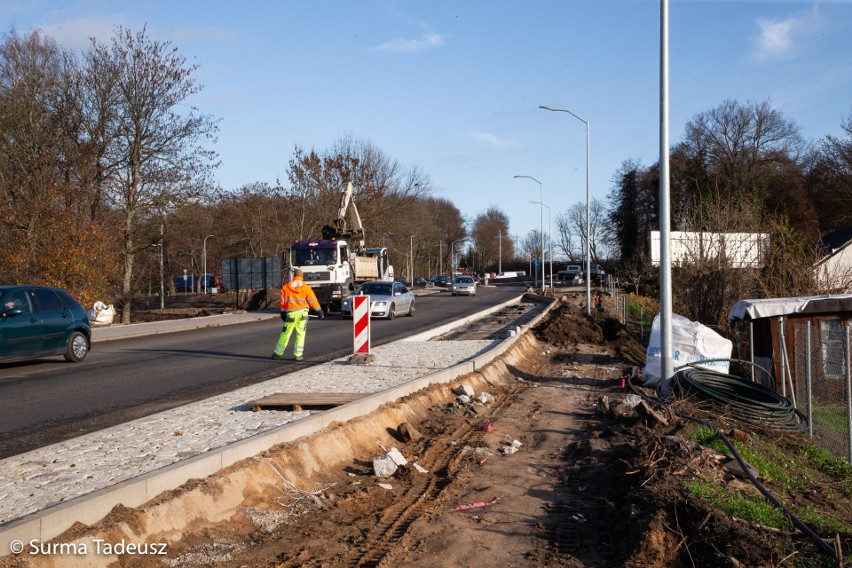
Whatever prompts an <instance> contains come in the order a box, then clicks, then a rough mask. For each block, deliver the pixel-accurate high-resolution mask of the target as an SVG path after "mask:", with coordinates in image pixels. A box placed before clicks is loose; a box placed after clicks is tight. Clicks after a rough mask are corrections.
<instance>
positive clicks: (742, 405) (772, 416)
mask: <svg viewBox="0 0 852 568" xmlns="http://www.w3.org/2000/svg"><path fill="white" fill-rule="evenodd" d="M713 361H717V360H713ZM707 362H708V361H702V362H700V363H690V364H688V365H685V366H684V367H681V368H680V369H678V371H677V372H676V373H675V375H674V378H673V380H674V386H675V388H676V389H678V390H679V391H680V392H682V393H684V394H694V395H696V396H698V397H700V398H703V399H705V400H709V401H711V402H713V403H715V404H717V405H719V406H722V407H724V408H725V410H726V411H728V412H729V413H730V414H731V416H732V417H733V418H735V419H737V420H739V421H741V422H745V423H746V424H754V425H759V426H765V427H767V428H771V429H773V430H783V431H787V432H804V431H806V430H807V429H808V419H807V418H806V417H805V415H804V414H802V413H801V412H799V411H798V410H797V409H796V408H795V407H794V406H793V405H792V403H791V402H790V400H789V399H787V398H785V397H783V396H781V395H779V394H778V393H777V392H775V391H773V390H770V389H768V388H766V387H764V386H763V385H761V384H759V383H753V382H751V381H749V380H747V379H743V378H741V377H738V376H736V375H729V374H726V373H719V372H717V371H710V370H707V369H702V368H700V367H697V366H696V365H700V364H703V363H707ZM743 362H745V363H747V361H743Z"/></svg>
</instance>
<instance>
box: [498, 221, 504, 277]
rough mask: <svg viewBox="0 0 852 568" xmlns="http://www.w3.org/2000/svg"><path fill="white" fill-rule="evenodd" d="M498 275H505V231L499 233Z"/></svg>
mask: <svg viewBox="0 0 852 568" xmlns="http://www.w3.org/2000/svg"><path fill="white" fill-rule="evenodd" d="M497 243H498V245H497V274H503V231H502V230H500V231H497Z"/></svg>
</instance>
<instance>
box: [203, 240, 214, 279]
mask: <svg viewBox="0 0 852 568" xmlns="http://www.w3.org/2000/svg"><path fill="white" fill-rule="evenodd" d="M212 236H213V235H207V236H206V237H204V241H203V242H202V244H201V248H202V249H204V253H203V254H204V271H203V272H202V273H201V279H202V280H204V293H205V294H207V239H209V238H210V237H212Z"/></svg>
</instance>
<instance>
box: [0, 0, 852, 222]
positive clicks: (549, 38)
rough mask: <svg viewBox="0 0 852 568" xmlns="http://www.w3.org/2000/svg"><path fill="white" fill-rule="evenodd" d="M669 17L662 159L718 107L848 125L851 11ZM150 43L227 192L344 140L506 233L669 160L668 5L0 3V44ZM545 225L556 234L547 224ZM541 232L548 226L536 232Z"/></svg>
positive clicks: (716, 5) (754, 6) (815, 7)
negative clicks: (213, 123)
mask: <svg viewBox="0 0 852 568" xmlns="http://www.w3.org/2000/svg"><path fill="white" fill-rule="evenodd" d="M669 13H670V83H671V86H670V116H671V129H670V139H671V142H672V143H673V144H674V143H677V142H678V141H679V140H680V139H681V136H682V134H683V127H684V124H685V123H686V122H687V121H688V120H689V119H691V118H693V117H694V116H695V115H696V114H698V113H701V112H705V111H708V110H711V109H713V108H715V107H717V106H719V105H720V104H721V103H722V102H723V101H725V100H727V99H732V100H737V101H739V102H742V103H744V102H747V101H763V100H769V101H770V102H771V103H772V104H773V105H774V106H775V107H776V108H777V109H779V110H780V111H781V112H783V113H784V116H785V117H786V118H788V119H790V120H793V121H794V122H796V123H797V124H798V125H799V126H800V127H801V130H802V134H803V135H804V136H805V137H806V138H808V139H812V140H815V141H816V140H819V139H821V138H823V137H824V136H826V135H828V134H832V135H841V133H842V131H841V128H840V124H841V122H842V121H843V119H844V118H845V117H848V116H850V114H852V2H848V1H843V2H840V1H835V2H794V1H779V2H769V1H759V2H743V1H717V0H714V1H687V0H683V1H678V0H672V1H671V2H670V6H669ZM116 25H122V26H124V27H127V28H130V29H132V30H138V29H141V27H142V26H143V25H147V27H148V32H149V36H150V37H151V38H153V39H156V40H159V41H169V42H171V43H172V44H173V45H174V46H175V47H177V48H178V50H179V52H180V54H181V55H182V56H184V57H185V58H186V59H187V61H188V62H190V63H195V64H198V65H199V67H200V68H199V70H198V74H197V78H198V80H199V82H200V83H201V84H202V85H203V87H204V89H203V91H202V92H201V94H199V95H198V96H196V97H195V98H194V99H193V100H192V103H193V104H194V105H196V106H197V107H198V108H199V109H200V110H201V112H203V113H206V114H210V115H213V116H215V117H218V118H220V119H221V124H220V126H221V130H220V133H219V142H218V144H217V151H218V152H219V154H220V158H221V161H222V165H221V167H220V169H219V171H218V175H217V181H218V182H219V184H220V185H221V186H223V187H225V188H237V187H240V186H242V185H245V184H248V183H252V182H257V181H260V182H268V183H270V184H271V183H274V182H275V180H276V179H279V178H280V179H281V180H282V182H286V168H287V163H288V160H289V159H290V157H291V156H292V153H293V148H294V147H295V146H296V145H299V146H301V147H302V148H305V149H310V148H316V149H318V150H323V149H326V148H328V147H330V146H331V145H332V144H333V143H334V142H335V141H336V140H337V139H339V138H340V137H342V136H346V135H349V136H353V137H355V138H358V139H364V140H368V141H370V142H372V143H373V144H374V145H376V146H377V147H379V148H380V149H382V150H383V151H384V152H385V153H386V154H387V155H389V156H390V157H392V158H394V159H397V160H399V161H400V162H402V163H403V164H405V165H408V166H418V167H420V168H422V170H423V171H424V172H425V173H427V174H428V175H429V176H430V178H431V180H432V183H433V186H434V191H435V195H437V196H440V197H445V198H447V199H450V200H451V201H453V202H454V203H455V204H456V205H457V206H458V207H459V209H460V210H461V211H462V213H463V214H464V215H466V216H468V217H470V218H473V217H474V216H476V215H477V214H479V213H482V212H484V211H485V210H486V209H487V208H488V207H489V206H490V205H496V206H497V207H499V208H500V209H501V210H503V211H504V212H505V213H507V214H508V216H509V218H510V223H511V227H510V228H511V232H512V234H515V235H519V236H521V237H523V236H524V235H526V233H527V232H528V231H530V230H531V229H537V228H538V227H539V223H540V219H539V207H538V206H537V205H534V204H530V203H529V201H530V200H538V199H539V186H538V185H537V184H536V183H535V182H533V181H531V180H528V179H513V176H515V175H528V176H532V177H534V178H536V179H538V180H539V181H540V182H542V193H543V197H544V202H545V204H547V205H548V206H549V207H550V209H551V217H552V219H553V223H554V226H555V219H556V216H557V214H559V213H561V212H563V211H565V210H566V209H567V208H568V207H569V206H570V205H572V204H574V203H578V202H582V203H585V188H586V169H585V161H586V158H585V151H586V144H585V126H584V124H583V123H582V122H580V121H579V120H577V119H575V118H573V117H572V116H570V115H569V114H566V113H554V112H548V111H544V110H541V109H539V108H538V107H539V105H548V106H553V107H557V108H563V109H568V110H571V111H572V112H574V113H575V114H577V115H578V116H580V117H581V118H582V119H583V120H586V121H589V123H590V125H591V128H590V145H589V146H590V163H591V167H590V188H591V195H592V197H596V198H599V199H605V198H606V196H607V194H608V192H609V191H610V189H611V188H612V179H613V175H614V173H615V172H616V170H617V169H618V168H619V167H620V166H621V164H622V162H624V160H627V159H636V160H640V161H641V162H642V163H643V164H645V165H650V164H652V163H654V162H655V161H657V159H658V157H659V67H660V66H659V53H660V47H659V38H660V3H659V1H656V0H654V1H652V0H627V1H615V0H586V1H577V0H553V1H534V0H530V1H524V2H521V1H511V2H510V1H505V0H491V1H485V0H481V1H474V0H471V1H462V0H453V1H449V0H447V1H443V0H438V1H429V2H425V1H421V2H413V1H392V0H375V1H371V0H362V1H358V2H343V1H334V2H329V1H299V2H296V1H250V0H249V1H240V2H236V1H227V2H226V1H218V0H203V1H196V0H182V1H165V0H144V1H140V0H133V1H132V2H130V1H123V0H111V1H107V0H64V1H58V0H57V1H42V0H4V1H3V2H2V4H0V31H2V32H3V33H7V32H9V31H10V30H11V29H15V30H16V31H17V32H18V33H24V32H27V31H29V30H31V29H33V28H38V29H41V30H42V31H43V32H45V33H46V34H47V35H49V36H51V37H53V38H54V39H56V40H57V41H58V42H59V43H60V44H62V45H63V46H65V47H68V48H73V49H84V48H85V47H86V46H87V41H86V38H88V37H90V36H95V37H97V38H98V39H99V40H100V41H101V42H103V43H106V42H108V41H109V40H110V38H111V36H112V32H113V28H114V26H116ZM544 223H545V225H546V224H547V211H546V210H545V215H544ZM546 229H547V227H546V226H545V230H546Z"/></svg>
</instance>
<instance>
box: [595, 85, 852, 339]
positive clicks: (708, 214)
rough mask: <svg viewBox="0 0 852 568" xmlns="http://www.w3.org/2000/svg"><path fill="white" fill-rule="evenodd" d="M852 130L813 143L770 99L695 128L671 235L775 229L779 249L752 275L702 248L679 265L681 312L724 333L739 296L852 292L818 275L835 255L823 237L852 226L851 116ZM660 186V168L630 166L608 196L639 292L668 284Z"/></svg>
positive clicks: (620, 266) (727, 109) (686, 143)
mask: <svg viewBox="0 0 852 568" xmlns="http://www.w3.org/2000/svg"><path fill="white" fill-rule="evenodd" d="M841 126H842V130H843V131H844V133H845V136H844V137H842V138H837V137H833V136H826V137H825V138H824V139H822V140H819V141H816V142H809V141H806V140H804V139H803V138H802V136H801V134H800V129H799V127H798V126H797V125H796V124H795V123H794V122H793V121H792V120H789V119H787V118H786V117H785V116H784V115H783V113H782V112H781V111H779V110H778V109H776V108H773V106H772V105H771V104H770V102H769V101H762V102H748V103H745V104H741V103H738V102H736V101H725V102H723V103H722V104H721V105H719V106H718V107H717V108H715V109H712V110H710V111H707V112H703V113H700V114H698V115H696V116H695V117H694V118H693V119H691V120H690V121H689V122H688V123H687V124H686V128H685V133H684V137H683V140H682V141H681V142H680V143H678V144H677V145H676V146H675V147H673V148H672V151H671V157H670V188H671V189H670V194H671V200H670V207H671V219H670V223H671V228H672V230H673V231H688V232H699V233H701V232H703V233H710V234H719V235H725V234H733V233H764V234H766V235H768V238H769V247H768V248H767V250H766V251H765V253H766V254H765V256H764V258H763V259H762V262H760V263H759V266H753V267H739V266H737V265H736V262H735V260H736V259H734V258H732V257H731V256H730V255H726V254H725V251H724V249H723V250H722V253H721V254H719V253H718V250H716V249H712V250H709V251H708V250H704V251H701V250H696V251H693V252H692V253H691V254H690V258H688V259H687V261H684V262H682V263H678V264H675V265H674V266H673V267H672V285H673V291H674V292H675V293H674V294H673V308H674V310H675V311H676V312H677V313H680V314H681V315H684V316H687V317H689V318H690V319H693V320H696V321H701V322H704V323H707V324H718V325H724V323H725V317H726V314H727V311H728V310H729V309H730V307H731V306H732V305H733V304H734V303H735V302H736V301H738V300H740V299H744V298H767V297H784V296H797V295H809V294H816V293H826V292H838V291H846V290H848V289H850V287H852V273H847V274H844V275H841V276H842V278H840V279H839V280H838V279H835V282H834V284H833V285H834V286H835V289H825V286H826V285H825V283H824V282H821V281H820V279H819V278H817V275H816V273H815V272H814V270H813V265H814V264H815V262H817V261H818V260H819V259H820V258H821V257H822V256H824V255H825V253H826V252H827V251H826V250H825V249H824V247H823V246H822V244H821V237H823V236H824V235H826V234H827V233H831V232H832V231H836V230H839V229H844V228H848V227H850V226H852V118H847V119H846V120H845V121H843V122H842V124H841ZM659 178H660V174H659V163H657V164H654V165H652V166H648V167H645V166H643V165H642V164H640V163H639V162H638V161H635V160H627V161H625V162H623V163H622V166H621V168H620V169H619V171H618V172H616V174H615V176H614V179H613V188H612V191H611V193H610V195H609V208H608V212H607V215H606V218H607V221H608V229H609V231H610V232H609V234H608V235H606V237H605V240H606V242H607V243H608V244H609V245H610V246H611V247H612V248H613V250H614V255H613V256H614V257H615V258H617V259H618V260H617V263H616V270H617V272H619V273H620V274H621V275H623V276H624V277H626V278H628V279H630V280H631V281H632V283H633V284H634V285H635V286H636V287H637V288H639V289H641V288H642V284H643V282H645V283H650V284H654V283H655V282H656V278H657V269H656V267H655V266H654V265H653V264H652V262H651V255H650V252H651V251H650V245H649V239H648V236H649V234H650V232H651V231H652V230H656V229H657V228H658V227H659V182H660V179H659ZM711 248H712V247H711ZM838 282H839V283H840V284H839V285H838Z"/></svg>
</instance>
